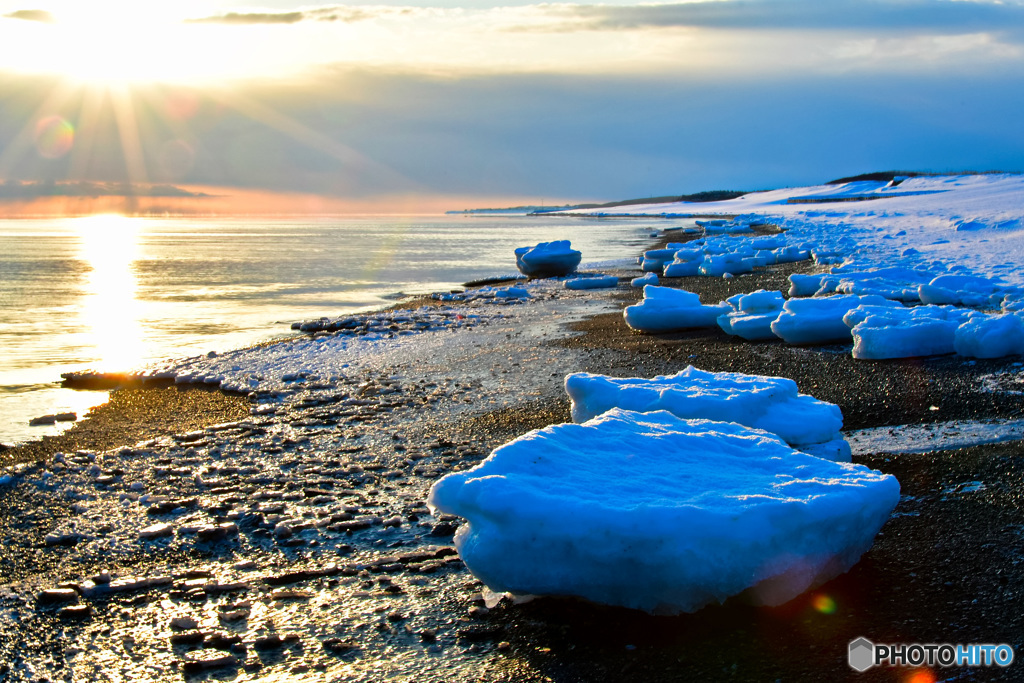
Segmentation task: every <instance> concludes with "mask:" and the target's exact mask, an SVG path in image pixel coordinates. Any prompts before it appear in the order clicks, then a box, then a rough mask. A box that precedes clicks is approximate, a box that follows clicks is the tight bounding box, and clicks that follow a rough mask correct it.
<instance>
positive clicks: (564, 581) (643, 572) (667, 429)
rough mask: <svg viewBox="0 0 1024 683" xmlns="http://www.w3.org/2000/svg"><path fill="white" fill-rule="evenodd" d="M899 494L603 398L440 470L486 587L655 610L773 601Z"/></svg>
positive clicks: (730, 426) (863, 473)
mask: <svg viewBox="0 0 1024 683" xmlns="http://www.w3.org/2000/svg"><path fill="white" fill-rule="evenodd" d="M898 500H899V484H898V483H897V482H896V479H895V478H894V477H892V476H887V475H883V474H881V473H879V472H876V471H874V470H870V469H868V468H866V467H863V466H860V465H852V464H848V463H835V462H830V461H828V460H822V459H820V458H815V457H812V456H809V455H806V454H803V453H799V452H797V451H794V450H793V449H792V448H790V447H789V446H787V445H786V444H785V443H784V442H783V441H781V440H780V439H778V438H777V437H776V436H774V435H772V434H769V433H767V432H764V431H760V430H753V429H749V428H747V427H742V426H740V425H737V424H734V423H723V422H712V421H706V420H683V419H680V418H677V417H675V416H673V415H671V414H670V413H668V412H665V411H658V412H654V413H644V414H641V413H635V412H630V411H624V410H620V409H613V410H611V411H609V412H607V413H605V414H603V415H601V416H599V417H597V418H595V419H593V420H590V421H588V422H586V423H584V424H581V425H580V424H565V425H556V426H553V427H547V428H545V429H541V430H537V431H533V432H530V433H528V434H526V435H524V436H522V437H520V438H518V439H516V440H514V441H512V442H510V443H508V444H505V445H504V446H502V447H500V448H498V449H496V450H495V451H494V452H493V453H492V454H491V456H490V457H489V458H488V459H487V460H485V461H484V462H483V463H482V464H480V465H478V466H477V467H475V468H473V469H471V470H468V471H466V472H458V473H454V474H450V475H448V476H446V477H444V478H443V479H441V480H440V481H438V482H437V483H436V484H435V485H434V486H433V488H432V489H431V492H430V497H429V502H430V504H431V505H433V506H435V507H436V508H437V509H439V510H441V511H443V512H446V513H450V514H455V515H459V516H462V517H464V518H466V519H467V520H468V525H464V526H463V527H462V528H461V529H460V530H459V533H458V534H457V535H456V538H455V543H456V547H457V548H458V549H459V555H460V556H461V557H462V558H463V560H464V561H465V562H466V564H467V566H468V567H469V568H470V570H471V571H472V572H473V573H474V574H475V575H476V576H477V577H478V578H480V579H481V580H482V581H483V582H484V583H485V584H486V585H487V586H488V587H489V588H491V589H492V590H495V591H498V592H511V593H517V594H538V595H563V596H578V597H582V598H586V599H588V600H592V601H596V602H601V603H606V604H612V605H621V606H624V607H631V608H636V609H642V610H646V611H648V612H653V613H659V614H676V613H680V612H693V611H695V610H697V609H699V608H700V607H702V606H704V605H707V604H712V603H716V602H721V601H723V600H725V599H726V598H728V597H730V596H734V595H738V594H741V593H743V594H744V595H745V597H747V598H749V599H750V600H752V601H753V602H755V603H759V604H769V605H778V604H782V603H784V602H786V601H788V600H790V599H792V598H794V597H795V596H797V595H799V594H800V593H802V592H803V591H805V590H807V589H809V588H812V587H813V586H816V585H818V584H820V583H822V582H824V581H827V580H828V579H830V578H832V577H834V576H836V575H838V574H840V573H842V572H844V571H846V570H848V569H849V568H850V567H851V566H853V564H855V563H856V562H857V560H858V559H859V558H860V556H861V555H862V554H863V553H864V552H865V551H866V550H867V549H868V548H870V546H871V544H872V540H873V538H874V536H875V534H876V533H877V532H878V530H879V529H880V528H881V526H882V524H884V523H885V521H886V519H888V517H889V513H890V512H891V511H892V509H893V508H894V507H895V505H896V503H897V502H898Z"/></svg>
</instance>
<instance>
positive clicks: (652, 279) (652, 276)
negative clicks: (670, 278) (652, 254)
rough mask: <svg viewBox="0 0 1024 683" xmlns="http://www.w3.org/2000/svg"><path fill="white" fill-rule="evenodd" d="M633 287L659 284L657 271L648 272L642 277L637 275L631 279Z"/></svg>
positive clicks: (630, 282)
mask: <svg viewBox="0 0 1024 683" xmlns="http://www.w3.org/2000/svg"><path fill="white" fill-rule="evenodd" d="M629 284H630V285H631V286H632V287H643V286H644V285H656V284H658V275H657V274H656V273H647V275H643V276H641V277H635V278H633V279H632V280H630V281H629Z"/></svg>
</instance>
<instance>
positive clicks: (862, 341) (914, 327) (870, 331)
mask: <svg viewBox="0 0 1024 683" xmlns="http://www.w3.org/2000/svg"><path fill="white" fill-rule="evenodd" d="M972 314H973V311H970V310H967V309H963V308H955V307H953V306H915V307H912V308H896V307H892V306H886V307H879V306H862V307H859V308H856V309H851V310H850V311H849V312H847V314H846V315H845V316H844V320H845V322H846V325H848V326H849V327H850V331H851V334H852V335H853V357H854V358H862V359H871V360H880V359H885V358H913V357H918V356H936V355H942V354H947V353H953V352H954V350H955V348H954V341H955V338H956V330H957V328H958V327H959V326H960V325H961V324H962V323H963V322H965V321H966V320H967V319H968V318H969V317H970V316H971V315H972Z"/></svg>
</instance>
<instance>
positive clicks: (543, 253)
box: [515, 240, 583, 277]
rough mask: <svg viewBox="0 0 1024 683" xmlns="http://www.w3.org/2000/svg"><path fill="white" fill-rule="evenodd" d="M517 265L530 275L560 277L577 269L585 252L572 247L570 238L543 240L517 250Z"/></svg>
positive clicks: (523, 272) (524, 273) (521, 271)
mask: <svg viewBox="0 0 1024 683" xmlns="http://www.w3.org/2000/svg"><path fill="white" fill-rule="evenodd" d="M515 254H516V267H517V268H519V272H520V273H522V274H523V275H526V276H529V277H560V276H562V275H568V274H569V273H571V272H573V271H574V270H576V266H578V265H579V264H580V261H581V260H583V254H582V253H581V252H578V251H576V250H575V249H573V248H572V246H571V245H570V243H569V240H556V241H554V242H541V243H540V244H537V245H535V246H532V247H519V248H518V249H516V251H515Z"/></svg>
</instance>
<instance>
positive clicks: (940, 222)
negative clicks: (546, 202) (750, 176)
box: [573, 174, 1024, 303]
mask: <svg viewBox="0 0 1024 683" xmlns="http://www.w3.org/2000/svg"><path fill="white" fill-rule="evenodd" d="M573 213H576V214H585V215H593V214H602V215H609V216H611V215H615V216H627V215H688V214H705V215H706V214H709V213H719V214H722V215H737V214H740V215H743V216H744V220H747V221H748V222H753V221H756V220H759V221H761V222H766V223H771V224H774V225H777V226H778V227H779V228H781V229H782V230H785V232H786V239H787V242H788V243H789V244H805V243H806V244H812V245H814V246H813V248H812V249H813V251H814V252H815V253H816V254H821V255H822V256H823V257H826V259H827V258H828V255H829V254H832V255H841V258H840V259H836V260H842V262H843V265H844V267H845V270H846V271H847V272H852V271H855V270H860V271H865V270H869V269H872V268H876V269H877V268H902V269H906V270H907V271H914V272H917V273H918V274H920V275H922V276H930V277H929V278H928V280H926V281H925V282H926V283H928V282H931V281H932V280H933V279H934V278H936V277H939V276H942V275H964V276H971V277H980V278H986V279H989V280H997V281H998V282H1000V283H1002V286H1013V287H1022V286H1024V270H1022V269H1021V268H1020V264H1021V263H1024V223H1022V219H1024V176H1022V175H1018V174H986V175H954V176H933V177H917V178H907V179H905V180H902V181H901V182H899V183H898V184H892V183H890V182H888V181H885V180H880V181H855V182H849V183H842V184H836V185H818V186H811V187H796V188H783V189H779V190H770V191H767V192H752V193H750V194H747V195H744V196H742V197H738V198H736V199H730V200H726V201H720V202H702V203H699V204H698V203H686V202H675V203H669V204H647V205H630V206H622V207H615V208H605V209H592V210H586V211H574V212H573ZM832 258H835V257H834V256H833V257H832ZM917 284H918V285H920V284H921V283H920V281H918V283H917ZM950 284H953V283H951V282H947V283H946V285H950ZM946 285H940V286H943V287H945V288H947V289H950V287H947V286H946ZM953 289H954V291H963V292H965V293H966V294H967V296H968V298H969V297H970V294H971V291H972V288H971V286H968V285H966V283H964V286H963V287H961V285H960V284H956V286H955V288H953ZM974 294H978V292H976V291H975V292H974ZM936 303H937V302H936Z"/></svg>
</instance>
